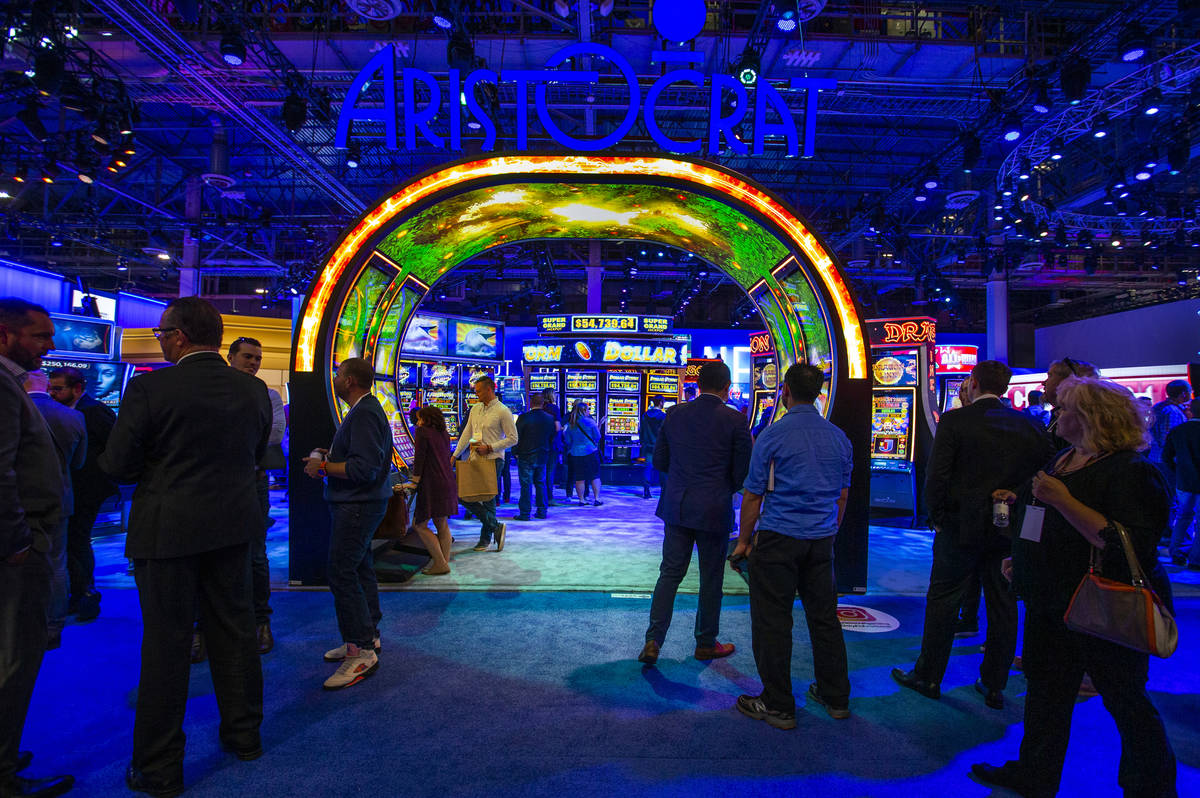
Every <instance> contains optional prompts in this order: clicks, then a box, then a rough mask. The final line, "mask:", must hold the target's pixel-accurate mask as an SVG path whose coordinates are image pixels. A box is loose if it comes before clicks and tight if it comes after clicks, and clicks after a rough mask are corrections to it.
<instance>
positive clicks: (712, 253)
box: [293, 156, 867, 461]
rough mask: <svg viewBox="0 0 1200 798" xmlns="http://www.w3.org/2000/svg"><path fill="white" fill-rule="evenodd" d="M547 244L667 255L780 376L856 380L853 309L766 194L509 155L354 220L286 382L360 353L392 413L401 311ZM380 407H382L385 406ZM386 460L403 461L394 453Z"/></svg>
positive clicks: (420, 187) (672, 169)
mask: <svg viewBox="0 0 1200 798" xmlns="http://www.w3.org/2000/svg"><path fill="white" fill-rule="evenodd" d="M547 238H614V239H624V240H644V241H649V242H655V243H662V244H670V245H673V246H675V247H678V248H680V249H684V250H689V251H692V252H695V253H696V254H697V255H699V256H701V257H703V258H704V259H705V260H707V261H709V262H710V263H712V264H713V265H715V266H717V267H718V268H720V269H722V270H723V271H724V272H725V273H726V274H727V275H728V276H729V277H730V278H732V279H733V280H734V281H735V282H737V283H738V284H739V285H740V286H742V288H743V289H745V291H746V292H747V293H748V294H749V295H750V297H751V299H753V300H754V302H755V303H756V305H757V306H758V308H759V311H760V313H761V315H762V317H763V319H764V320H765V321H766V325H767V328H768V329H769V330H770V332H771V336H772V338H773V339H774V344H775V351H776V352H777V353H778V358H779V363H778V365H779V369H780V372H779V373H783V372H784V371H786V369H787V367H788V366H790V365H791V364H792V363H795V362H811V363H816V364H818V365H821V366H822V367H823V368H825V369H826V370H827V371H828V372H829V374H830V377H831V381H830V397H829V402H828V403H827V405H826V412H827V413H831V412H832V410H833V407H834V405H835V403H836V400H837V392H838V383H839V382H840V381H842V380H846V379H851V380H861V379H865V377H866V374H867V371H866V368H867V365H866V347H865V342H864V338H863V331H862V327H861V324H860V322H859V316H858V313H857V311H856V308H855V304H854V300H853V298H852V297H851V295H850V291H849V289H848V287H847V285H846V281H845V279H844V278H843V276H842V274H841V272H840V270H839V269H838V267H837V266H836V265H835V263H834V261H833V257H832V255H831V254H830V252H829V251H828V250H827V249H826V248H825V246H824V245H823V243H822V242H821V241H820V239H819V238H818V237H817V236H816V235H814V234H813V233H812V231H810V230H809V229H808V228H807V227H806V226H805V225H804V223H803V222H802V221H800V219H798V218H797V217H796V216H795V215H794V214H792V213H791V212H789V211H788V210H787V209H786V208H785V207H784V206H783V205H782V204H781V203H780V202H778V201H777V200H776V199H774V198H773V197H772V196H770V195H769V194H768V193H767V192H765V191H764V190H762V189H760V188H757V187H756V186H754V185H752V184H750V183H749V182H747V181H746V180H745V179H744V178H742V177H740V176H738V175H735V174H731V173H728V172H725V171H722V170H720V169H718V168H716V167H713V166H711V165H702V164H697V163H693V162H690V161H685V160H678V159H671V158H650V157H603V156H593V157H587V156H517V157H514V156H509V157H497V158H487V159H483V160H475V161H468V162H464V163H460V164H457V165H454V166H448V167H443V168H441V169H439V170H437V171H435V172H433V173H431V174H429V175H426V176H425V177H422V178H419V179H417V180H415V181H413V182H412V183H410V184H409V185H407V186H405V187H404V188H403V189H401V190H400V191H397V192H396V193H395V194H393V195H392V196H390V197H388V198H387V199H386V200H384V201H383V202H381V203H379V204H378V205H377V206H376V207H375V208H373V209H372V210H370V211H368V212H367V213H365V214H364V215H363V216H362V218H361V219H360V220H359V221H358V223H357V224H356V225H355V226H354V227H353V228H352V229H351V230H350V232H349V233H348V234H347V235H346V236H345V237H344V238H343V239H342V241H341V242H340V243H339V244H338V246H337V248H336V249H335V250H334V253H333V255H332V257H331V258H330V259H329V261H328V262H327V263H326V264H325V266H324V268H323V269H322V270H321V273H320V274H319V275H318V276H317V278H316V280H315V282H314V284H313V286H312V289H311V291H310V293H309V296H308V298H307V301H306V303H305V306H304V310H303V313H302V315H301V317H300V320H299V324H298V325H297V329H296V335H295V350H294V363H293V371H294V372H296V373H318V374H323V375H325V377H326V383H327V386H326V391H325V393H326V395H327V396H328V397H329V398H330V409H331V411H332V412H334V413H337V412H338V410H337V407H336V404H335V403H333V402H332V394H331V385H330V384H329V375H330V374H331V373H332V367H333V366H334V364H335V363H336V362H339V361H340V360H342V359H344V358H347V357H355V356H361V357H366V358H367V359H368V360H371V361H372V362H373V363H374V364H375V367H376V371H377V373H378V375H379V382H378V384H377V391H376V392H377V394H379V395H380V398H381V400H383V401H384V404H385V406H389V410H391V411H392V412H397V410H396V405H395V401H394V387H391V385H390V380H391V378H392V377H393V375H394V374H395V362H396V358H397V355H398V352H397V349H398V342H399V341H401V340H403V334H404V330H405V328H406V327H407V324H408V321H409V319H410V318H411V317H412V313H413V310H414V309H415V307H416V306H417V304H418V303H419V302H420V300H421V299H422V298H423V297H424V296H425V294H426V293H428V292H429V290H430V289H431V288H432V287H433V286H434V285H435V284H436V283H437V281H438V280H440V279H441V278H442V277H443V276H444V275H446V274H447V273H449V272H450V271H452V270H453V269H454V268H455V266H456V265H458V264H460V263H463V262H465V261H467V260H469V259H471V258H472V257H474V256H476V255H478V254H479V253H481V252H484V251H486V250H487V249H490V248H492V247H496V246H502V245H506V244H512V243H514V242H518V241H523V240H533V239H547ZM389 400H390V401H389ZM397 460H398V461H400V460H402V458H401V457H400V456H399V454H398V456H397Z"/></svg>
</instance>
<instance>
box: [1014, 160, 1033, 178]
mask: <svg viewBox="0 0 1200 798" xmlns="http://www.w3.org/2000/svg"><path fill="white" fill-rule="evenodd" d="M1020 169H1021V171H1020V172H1018V173H1017V179H1018V180H1028V179H1029V176H1030V175H1031V174H1033V170H1032V169H1030V167H1029V159H1027V158H1022V159H1021V167H1020Z"/></svg>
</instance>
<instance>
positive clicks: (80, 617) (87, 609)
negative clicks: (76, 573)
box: [75, 590, 100, 623]
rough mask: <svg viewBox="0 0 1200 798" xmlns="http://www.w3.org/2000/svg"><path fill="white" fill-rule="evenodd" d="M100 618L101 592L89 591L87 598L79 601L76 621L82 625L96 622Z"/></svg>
mask: <svg viewBox="0 0 1200 798" xmlns="http://www.w3.org/2000/svg"><path fill="white" fill-rule="evenodd" d="M99 617H100V593H99V591H96V590H92V591H89V592H88V594H87V595H86V596H83V597H82V598H80V599H79V609H78V611H76V613H75V620H77V621H79V622H80V623H85V622H87V621H94V620H96V619H97V618H99Z"/></svg>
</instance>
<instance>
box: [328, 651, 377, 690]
mask: <svg viewBox="0 0 1200 798" xmlns="http://www.w3.org/2000/svg"><path fill="white" fill-rule="evenodd" d="M377 670H379V657H377V656H376V655H375V652H374V651H369V650H367V649H359V652H358V656H357V657H346V658H345V659H344V660H342V664H341V665H339V666H338V669H337V670H336V671H334V672H333V675H332V676H330V677H329V678H328V679H326V680H325V689H326V690H341V689H342V688H343V687H350V686H352V685H356V684H358V683H359V682H361V681H362V680H363V679H365V678H367V677H368V676H370V675H371V674H373V673H375V671H377Z"/></svg>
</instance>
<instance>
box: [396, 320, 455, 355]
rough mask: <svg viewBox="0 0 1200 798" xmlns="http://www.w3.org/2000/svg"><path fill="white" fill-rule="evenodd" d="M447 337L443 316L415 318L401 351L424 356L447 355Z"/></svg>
mask: <svg viewBox="0 0 1200 798" xmlns="http://www.w3.org/2000/svg"><path fill="white" fill-rule="evenodd" d="M446 337H447V330H446V319H444V318H442V317H441V316H413V317H412V321H410V322H409V323H408V331H407V332H405V334H404V343H402V344H401V345H400V350H401V351H402V352H414V353H418V354H422V355H445V354H447V349H446Z"/></svg>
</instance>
